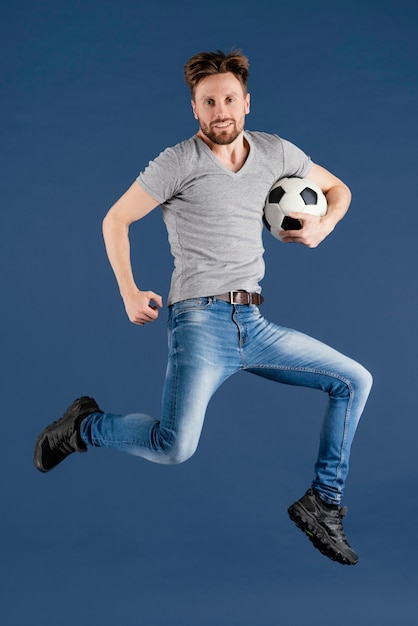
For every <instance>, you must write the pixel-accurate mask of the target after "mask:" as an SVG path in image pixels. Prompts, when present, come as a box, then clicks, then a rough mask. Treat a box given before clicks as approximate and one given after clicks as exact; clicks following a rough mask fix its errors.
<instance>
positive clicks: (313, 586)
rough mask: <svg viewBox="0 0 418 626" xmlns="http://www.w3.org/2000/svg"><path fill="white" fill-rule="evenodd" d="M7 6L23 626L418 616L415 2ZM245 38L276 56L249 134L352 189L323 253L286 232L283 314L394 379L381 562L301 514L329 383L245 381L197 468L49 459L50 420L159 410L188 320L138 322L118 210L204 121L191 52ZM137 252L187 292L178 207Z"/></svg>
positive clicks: (380, 477) (365, 458)
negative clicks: (123, 271) (81, 409)
mask: <svg viewBox="0 0 418 626" xmlns="http://www.w3.org/2000/svg"><path fill="white" fill-rule="evenodd" d="M1 13H2V15H1V19H0V23H1V26H0V28H1V49H2V69H1V94H0V96H1V98H0V102H1V105H0V106H1V109H2V114H1V146H2V150H1V154H2V166H1V174H2V175H1V205H2V206H1V230H0V236H1V247H0V250H1V255H2V257H3V265H2V267H3V270H2V275H1V283H2V284H1V293H2V306H1V310H0V315H1V328H2V331H3V332H2V350H1V354H2V359H1V366H2V373H1V380H2V384H3V393H2V403H1V407H2V419H1V422H0V423H1V435H2V436H1V447H2V452H1V474H2V479H3V480H2V490H1V494H2V497H1V501H2V512H1V515H0V536H1V538H2V539H1V542H2V548H1V565H0V576H1V580H0V583H1V590H2V591H1V593H2V600H1V603H0V619H1V623H2V624H4V626H41V625H42V626H45V625H46V626H52V625H53V626H57V625H58V626H67V625H70V624H71V625H72V624H79V625H81V626H138V625H141V626H142V625H144V626H177V625H178V626H197V625H199V626H278V625H283V626H299V625H302V624H306V623H309V624H312V626H317V625H318V626H319V624H322V623H331V621H332V622H334V621H335V622H336V623H338V624H339V625H340V626H346V625H348V624H356V625H358V626H363V625H366V624H367V625H368V624H379V625H381V626H385V625H387V626H393V624H400V625H402V626H409V625H415V624H416V623H417V620H418V607H417V583H418V576H417V565H416V563H417V548H418V540H417V534H416V519H417V513H418V507H417V497H416V487H417V482H418V470H417V464H416V440H417V435H418V427H417V421H416V355H417V339H416V317H417V315H416V308H417V288H416V268H417V257H416V232H417V225H418V220H417V208H416V193H415V187H416V173H417V157H416V141H417V123H416V114H417V110H418V98H417V75H418V74H417V58H418V45H417V41H418V36H417V35H418V33H417V24H418V9H417V5H416V3H415V2H414V1H412V0H411V1H405V0H400V1H397V2H393V1H385V0H382V1H380V2H373V1H372V2H364V0H361V1H360V2H358V1H357V0H352V1H351V2H344V3H343V2H339V1H338V0H333V1H328V0H319V1H318V2H308V1H306V0H300V1H299V2H290V1H289V2H283V1H280V0H277V1H275V2H268V1H266V0H259V1H258V2H256V3H254V4H253V5H252V6H249V5H248V6H246V5H245V4H244V3H243V2H241V1H239V0H230V1H229V2H219V1H218V0H213V1H212V2H208V3H197V2H191V1H190V0H183V1H182V2H179V3H175V2H165V1H163V0H155V1H154V2H146V3H145V2H141V0H136V1H135V2H134V1H132V0H127V1H123V0H121V1H120V2H117V1H116V0H101V1H99V0H83V1H81V0H80V1H67V2H63V1H62V0H56V1H52V0H49V1H48V0H44V1H41V0H39V1H38V2H25V1H22V0H17V1H16V2H13V3H9V4H8V5H7V6H5V7H3V8H2V11H1ZM235 46H239V47H241V48H242V49H243V50H244V52H245V53H246V54H247V55H248V56H249V58H250V62H251V75H250V91H251V94H252V112H251V114H250V115H249V117H248V119H247V128H248V129H252V130H264V131H269V132H277V133H278V134H280V135H281V136H282V137H285V138H287V139H290V140H291V141H293V142H294V143H296V144H297V145H299V146H300V147H301V148H303V149H304V150H305V151H306V152H307V153H308V154H310V155H311V156H312V158H313V159H314V160H315V161H316V162H318V163H320V164H321V165H323V166H325V167H327V168H329V169H330V170H331V171H333V172H334V173H335V174H337V175H338V176H340V177H341V178H343V180H345V181H346V182H347V183H348V184H349V185H350V187H351V188H352V191H353V203H352V208H351V209H350V212H349V214H348V216H347V217H346V219H345V220H344V221H343V222H342V223H341V224H340V225H338V227H337V228H336V230H335V231H334V233H333V234H332V236H331V237H329V238H328V239H327V240H326V241H325V242H324V243H323V244H322V245H321V246H320V247H319V248H317V249H316V250H308V249H306V248H303V247H301V246H292V245H284V244H281V243H280V242H278V241H276V240H274V239H273V238H272V237H271V236H270V235H269V234H268V233H267V232H266V237H265V245H266V262H267V274H266V278H265V280H264V283H263V288H264V294H265V296H266V302H265V304H264V305H263V307H264V309H263V310H264V313H265V314H266V316H267V317H269V318H270V319H272V320H274V321H277V322H278V323H281V324H284V325H291V326H294V327H296V328H299V329H301V330H304V331H306V332H308V333H310V334H312V335H314V336H316V337H318V338H320V339H323V340H324V341H326V342H327V343H330V344H331V345H333V346H334V347H336V348H338V349H340V350H342V351H343V352H346V353H348V354H350V355H351V356H353V357H354V358H356V359H357V360H359V361H360V362H362V363H363V364H364V365H365V366H366V367H368V368H369V369H370V370H371V371H372V372H373V374H374V377H375V386H374V390H373V393H372V396H371V398H370V401H369V404H368V406H367V408H366V412H365V415H364V419H363V420H362V422H361V425H360V427H359V430H358V434H357V438H356V441H355V445H354V448H353V453H352V463H351V472H350V477H349V482H348V485H347V491H346V497H345V503H346V504H348V505H349V509H350V511H349V515H348V518H347V519H346V522H345V526H346V530H347V534H348V537H349V539H350V541H351V543H352V544H353V546H354V547H355V548H356V549H357V550H358V552H359V554H360V561H359V564H358V565H357V566H356V567H351V568H348V567H342V566H340V565H339V564H336V563H333V562H331V561H329V560H328V559H326V558H324V557H322V556H321V555H320V554H319V553H318V552H317V551H316V550H314V549H313V547H312V546H311V545H310V544H309V542H308V541H307V540H306V539H305V538H304V537H303V535H302V534H301V533H300V531H298V530H297V529H296V528H295V527H294V525H293V524H292V523H291V522H290V521H289V520H288V517H287V512H286V509H287V507H288V505H289V504H290V503H291V502H293V501H294V500H295V499H296V498H298V497H300V496H301V495H302V494H303V493H304V491H305V490H306V488H307V487H308V486H309V483H310V481H311V479H312V473H313V463H314V460H315V455H316V448H317V441H318V430H319V423H320V419H321V415H322V412H323V408H324V402H325V398H324V397H323V396H322V394H317V393H316V392H313V391H310V390H301V389H293V388H287V387H282V386H277V385H273V384H272V383H268V382H267V381H263V380H260V379H255V378H254V379H253V378H252V377H250V376H245V375H244V374H243V375H242V376H241V375H237V376H236V377H235V378H233V379H232V380H230V381H228V383H226V384H225V385H224V386H223V387H222V388H221V390H220V391H219V392H218V393H217V395H216V396H215V398H214V399H213V401H212V402H211V404H210V406H209V410H208V415H207V420H206V423H205V427H204V432H203V437H202V440H201V444H200V447H199V449H198V452H197V454H196V455H195V456H194V457H193V458H192V459H191V460H190V461H189V462H187V463H186V464H184V465H181V466H176V467H162V466H157V465H153V464H150V463H147V462H145V461H142V460H139V459H136V458H134V457H130V456H127V455H126V456H125V455H123V454H120V453H117V452H114V451H109V450H98V451H93V452H90V453H88V454H86V455H79V456H77V458H76V457H73V458H71V459H69V460H68V461H67V462H66V463H65V464H64V465H62V466H61V467H59V468H57V469H56V470H54V471H53V472H52V473H51V474H48V475H44V476H42V475H41V474H39V473H38V472H36V470H35V469H34V468H33V465H32V450H33V444H34V441H35V439H36V437H37V435H38V433H39V431H40V430H41V429H42V428H43V427H44V426H45V425H46V424H47V423H49V422H50V421H52V420H53V419H57V418H58V417H59V416H60V415H61V414H62V413H63V411H64V410H65V408H66V407H67V405H68V404H70V403H71V402H72V400H73V399H74V398H75V397H77V396H79V395H83V394H88V395H92V396H94V397H95V398H96V399H97V400H98V402H99V404H100V405H101V406H102V407H104V408H105V409H106V410H109V411H116V412H127V411H134V410H138V409H139V410H144V411H147V412H150V413H152V414H155V415H158V413H159V404H160V392H161V384H162V380H163V376H164V371H165V359H166V332H165V312H163V314H162V316H161V318H160V320H159V321H158V322H157V323H155V324H151V325H149V326H147V327H145V328H137V327H135V326H133V325H131V324H130V323H129V322H128V319H127V318H126V316H125V312H124V310H123V306H122V302H121V300H120V298H119V294H118V291H117V287H116V283H115V280H114V278H113V275H112V272H111V270H110V267H109V265H108V263H107V260H106V257H105V253H104V247H103V242H102V238H101V220H102V217H103V216H104V214H105V212H106V211H107V209H108V208H109V207H110V206H111V205H112V204H113V202H114V201H115V200H116V199H117V198H118V197H119V196H120V195H121V194H122V193H123V192H124V191H125V189H126V188H127V187H128V186H129V185H130V184H131V183H132V181H133V180H134V179H135V177H136V175H137V174H138V172H139V171H140V170H141V169H143V167H144V166H145V165H146V164H147V162H148V161H149V160H150V159H152V158H154V157H155V156H156V155H157V154H158V153H159V152H160V151H161V150H162V149H164V148H165V147H166V146H167V145H172V144H174V143H176V142H178V141H181V140H183V139H185V138H187V137H189V136H190V135H192V134H193V133H194V132H195V131H196V123H195V121H194V119H193V117H192V112H191V108H190V105H189V94H188V92H187V89H186V86H185V85H184V83H183V78H182V69H183V64H184V62H185V61H186V60H187V59H188V58H189V57H190V56H191V55H192V54H194V53H196V52H198V51H201V50H213V49H217V48H221V49H226V50H229V49H230V48H231V47H235ZM132 246H133V264H134V267H135V270H136V274H137V277H138V282H139V284H140V286H141V287H142V288H144V289H152V290H154V291H157V292H159V293H162V294H163V295H164V296H165V297H166V295H167V291H168V286H169V278H170V273H171V267H172V261H171V257H170V253H169V250H168V244H167V237H166V233H165V229H164V226H163V224H162V220H161V216H160V210H159V209H157V210H156V211H154V212H153V213H152V214H151V215H150V216H148V217H147V218H146V219H144V220H143V221H142V222H141V223H140V224H135V225H134V226H133V228H132Z"/></svg>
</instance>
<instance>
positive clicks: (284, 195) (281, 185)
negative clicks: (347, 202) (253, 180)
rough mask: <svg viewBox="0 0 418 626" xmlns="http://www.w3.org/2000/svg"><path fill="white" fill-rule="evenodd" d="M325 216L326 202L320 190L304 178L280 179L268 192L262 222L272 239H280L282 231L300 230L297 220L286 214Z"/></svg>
mask: <svg viewBox="0 0 418 626" xmlns="http://www.w3.org/2000/svg"><path fill="white" fill-rule="evenodd" d="M293 212H298V213H310V214H311V215H318V216H321V215H325V214H326V212H327V200H326V198H325V196H324V194H323V193H322V191H321V189H320V188H319V187H318V185H316V184H315V183H313V182H312V181H311V180H307V179H306V178H297V177H290V178H281V179H280V180H278V181H277V182H276V183H274V185H273V187H272V188H271V189H270V191H269V195H268V196H267V200H266V204H265V206H264V216H263V221H264V224H265V225H266V226H267V228H268V229H269V231H270V232H271V234H272V235H273V237H276V239H280V233H281V232H282V230H300V229H301V228H302V224H301V223H300V221H299V220H297V219H295V218H293V217H289V215H288V213H293Z"/></svg>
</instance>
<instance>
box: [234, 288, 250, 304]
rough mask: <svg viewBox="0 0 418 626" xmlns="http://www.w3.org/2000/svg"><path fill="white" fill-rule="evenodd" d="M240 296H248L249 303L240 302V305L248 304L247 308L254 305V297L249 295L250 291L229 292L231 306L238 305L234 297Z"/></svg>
mask: <svg viewBox="0 0 418 626" xmlns="http://www.w3.org/2000/svg"><path fill="white" fill-rule="evenodd" d="M238 293H239V294H240V296H242V295H243V294H244V293H245V295H246V296H247V302H238V304H246V305H247V306H249V305H250V304H252V303H253V295H252V294H251V293H249V292H248V291H230V292H229V300H230V302H231V304H236V302H235V299H234V295H235V294H238Z"/></svg>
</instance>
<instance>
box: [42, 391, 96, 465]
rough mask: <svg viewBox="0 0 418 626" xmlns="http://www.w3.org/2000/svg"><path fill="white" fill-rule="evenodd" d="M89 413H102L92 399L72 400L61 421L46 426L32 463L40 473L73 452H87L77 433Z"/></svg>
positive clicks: (85, 397) (86, 397)
mask: <svg viewBox="0 0 418 626" xmlns="http://www.w3.org/2000/svg"><path fill="white" fill-rule="evenodd" d="M91 413H103V411H101V410H100V409H99V407H98V406H97V402H96V401H95V400H93V398H89V397H88V396H83V397H82V398H77V400H74V402H73V403H72V405H71V406H69V407H68V409H67V410H66V411H65V413H64V415H63V416H62V417H61V419H59V420H57V421H56V422H54V423H53V424H51V425H50V426H47V427H46V428H45V429H44V430H43V431H42V432H41V434H40V435H39V437H38V440H37V442H36V444H35V450H34V454H33V461H34V463H35V467H36V469H38V470H39V471H40V472H49V471H50V470H52V469H53V468H54V467H55V466H56V465H58V463H61V461H63V460H64V459H65V458H66V457H67V456H68V455H69V454H72V453H73V452H87V446H86V444H85V443H84V442H83V440H82V439H81V437H80V433H79V429H78V427H79V424H80V422H81V421H82V420H83V419H84V418H85V417H87V415H91Z"/></svg>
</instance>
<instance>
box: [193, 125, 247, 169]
mask: <svg viewBox="0 0 418 626" xmlns="http://www.w3.org/2000/svg"><path fill="white" fill-rule="evenodd" d="M244 137H245V139H246V140H247V142H248V145H249V146H250V150H249V152H248V155H247V158H246V159H245V162H244V163H243V165H242V167H240V169H239V170H238V171H237V172H233V171H232V170H230V169H229V167H226V165H224V164H223V163H222V161H221V160H220V159H218V157H217V156H216V154H215V153H214V152H212V150H211V149H210V148H209V146H208V145H207V144H206V143H205V142H204V141H203V139H202V138H201V137H199V135H195V138H196V140H197V141H198V142H199V143H200V145H201V146H202V147H203V150H204V151H205V152H206V154H207V155H208V156H209V157H210V158H211V159H212V161H213V163H215V164H216V165H217V166H218V167H219V168H220V169H221V170H222V171H223V172H225V173H226V174H228V175H229V176H231V178H239V177H240V176H242V174H244V173H245V170H246V169H247V168H248V167H249V164H250V162H251V161H252V159H253V157H254V144H253V142H252V140H251V139H250V137H249V136H248V134H247V133H246V131H244Z"/></svg>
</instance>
